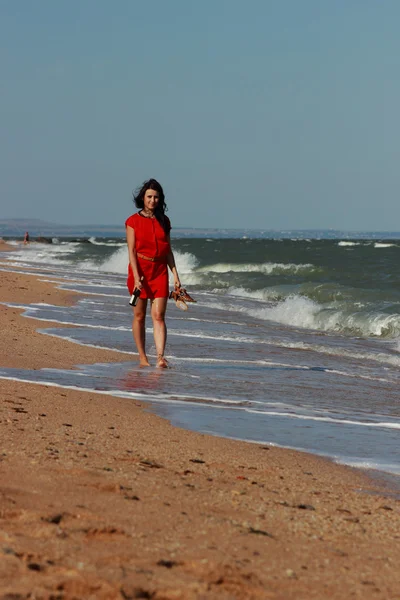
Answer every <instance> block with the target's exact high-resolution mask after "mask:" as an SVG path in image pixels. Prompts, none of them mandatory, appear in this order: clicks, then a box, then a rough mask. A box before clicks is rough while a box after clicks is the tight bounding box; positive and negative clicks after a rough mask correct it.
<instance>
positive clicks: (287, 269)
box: [198, 263, 317, 275]
mask: <svg viewBox="0 0 400 600" xmlns="http://www.w3.org/2000/svg"><path fill="white" fill-rule="evenodd" d="M316 270H317V268H316V267H315V266H314V265H312V264H294V263H288V264H285V263H243V264H241V263H216V264H213V265H207V266H204V267H201V268H199V269H198V272H203V273H204V272H207V273H230V272H234V273H264V274H265V275H271V274H274V275H276V274H279V273H300V272H302V273H303V272H305V271H309V272H313V271H316Z"/></svg>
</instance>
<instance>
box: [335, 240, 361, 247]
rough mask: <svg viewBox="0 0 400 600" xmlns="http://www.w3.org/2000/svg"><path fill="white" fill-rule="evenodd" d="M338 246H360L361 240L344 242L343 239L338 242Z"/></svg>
mask: <svg viewBox="0 0 400 600" xmlns="http://www.w3.org/2000/svg"><path fill="white" fill-rule="evenodd" d="M338 246H360V242H344V241H341V242H339V243H338Z"/></svg>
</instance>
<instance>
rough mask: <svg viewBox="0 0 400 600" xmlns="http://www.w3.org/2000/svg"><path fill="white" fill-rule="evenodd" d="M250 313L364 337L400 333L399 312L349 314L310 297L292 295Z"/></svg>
mask: <svg viewBox="0 0 400 600" xmlns="http://www.w3.org/2000/svg"><path fill="white" fill-rule="evenodd" d="M249 314H250V315H252V316H254V317H257V318H261V319H268V320H270V321H275V322H276V323H281V324H283V325H291V326H294V327H302V328H307V329H317V330H321V331H335V332H346V331H352V332H355V333H358V334H361V335H364V336H378V337H381V336H392V337H393V336H399V335H400V315H398V314H392V315H388V314H385V313H372V314H371V313H365V312H364V313H363V312H359V313H346V312H345V311H343V310H338V309H335V308H328V307H324V306H322V305H320V304H318V303H317V302H315V301H314V300H310V299H309V298H306V297H303V296H298V295H293V296H289V297H288V298H286V299H285V300H284V301H283V302H280V303H278V304H276V305H275V306H271V307H264V308H257V309H250V310H249Z"/></svg>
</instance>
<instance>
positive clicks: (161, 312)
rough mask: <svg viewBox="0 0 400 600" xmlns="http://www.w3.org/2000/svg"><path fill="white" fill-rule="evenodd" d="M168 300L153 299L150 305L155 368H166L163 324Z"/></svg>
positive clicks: (165, 327)
mask: <svg viewBox="0 0 400 600" xmlns="http://www.w3.org/2000/svg"><path fill="white" fill-rule="evenodd" d="M167 300H168V298H155V300H153V302H152V303H151V318H152V319H153V331H154V342H155V345H156V351H157V367H161V368H164V369H165V368H166V367H167V366H168V365H167V361H166V360H165V358H164V351H165V344H166V342H167V326H166V324H165V311H166V310H167Z"/></svg>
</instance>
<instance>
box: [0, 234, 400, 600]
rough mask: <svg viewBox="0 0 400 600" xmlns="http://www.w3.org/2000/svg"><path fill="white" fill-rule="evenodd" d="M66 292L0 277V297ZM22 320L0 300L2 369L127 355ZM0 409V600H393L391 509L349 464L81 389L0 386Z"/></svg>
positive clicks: (62, 299)
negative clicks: (205, 428)
mask: <svg viewBox="0 0 400 600" xmlns="http://www.w3.org/2000/svg"><path fill="white" fill-rule="evenodd" d="M3 248H4V246H3ZM0 249H1V245H0ZM0 259H1V257H0ZM76 298H77V295H76V294H71V293H70V292H64V291H61V290H57V289H56V288H55V287H54V286H53V285H52V284H49V283H44V282H40V281H39V280H38V279H37V278H36V277H34V276H29V275H23V274H21V273H18V274H17V273H5V272H2V273H1V285H0V301H1V302H22V303H27V302H48V303H54V304H70V303H72V302H75V301H76ZM20 312H21V311H20V310H19V309H16V308H11V307H5V306H4V305H0V327H1V339H2V344H1V350H0V364H1V365H2V366H8V367H24V368H30V369H39V368H41V367H62V368H68V367H69V368H72V367H73V366H74V365H76V364H80V363H85V362H86V363H94V362H109V361H118V362H121V361H123V360H128V361H135V360H136V356H132V355H128V354H120V353H115V352H111V351H105V350H104V351H103V350H96V349H93V348H85V347H83V346H82V347H81V346H78V345H77V344H73V343H72V342H68V341H65V340H58V339H56V338H51V337H48V336H44V335H43V334H39V333H37V332H36V329H37V328H44V327H46V326H47V325H46V323H44V322H37V321H35V320H33V319H26V318H23V317H21V316H20ZM48 326H51V327H53V326H54V323H52V324H48ZM132 349H133V343H132ZM33 376H34V374H33ZM159 376H162V371H161V370H159V371H157V370H156V369H149V377H159ZM0 411H1V412H0V439H1V447H0V558H1V560H0V598H1V599H4V600H5V599H6V598H8V599H11V598H13V599H18V600H19V599H25V598H40V599H46V600H47V599H49V600H50V598H52V599H55V598H57V599H58V598H59V599H70V598H71V599H72V598H74V599H78V598H79V599H80V598H82V599H87V598H93V599H103V598H104V599H114V598H115V599H117V598H118V599H119V598H121V599H123V598H152V599H157V600H161V599H171V600H172V599H191V598H193V599H200V598H201V599H209V598H211V599H214V598H215V599H218V600H220V599H222V600H225V599H253V598H254V599H259V598H273V599H280V600H281V599H282V600H286V599H296V600H297V599H303V598H304V599H313V598H315V599H317V598H318V599H325V598H335V599H338V600H339V599H340V600H344V599H347V598H363V599H365V598H379V599H382V600H383V599H385V600H386V599H388V598H400V574H399V570H398V562H399V559H400V502H399V500H397V499H396V497H395V496H391V495H390V494H386V495H385V489H384V487H383V486H384V482H380V481H378V480H373V479H369V478H368V477H367V475H366V474H364V473H363V472H361V471H357V470H355V469H350V468H346V467H343V466H339V465H335V464H333V463H331V462H330V461H325V460H322V459H320V458H317V457H314V456H312V455H308V454H305V453H300V452H294V451H290V450H284V449H280V448H274V447H270V446H267V445H266V446H260V445H256V444H249V443H244V442H236V441H232V440H225V439H220V438H216V437H212V436H206V435H202V434H197V433H193V432H188V431H184V430H181V429H178V428H175V427H172V426H171V425H170V424H169V423H168V422H167V421H165V420H163V419H161V418H159V417H157V416H155V415H154V414H152V413H151V407H149V406H147V405H144V404H142V403H140V402H136V401H132V400H127V399H120V398H113V397H111V396H108V395H103V394H95V393H93V392H80V391H75V390H68V389H63V388H57V387H51V386H43V385H35V384H28V383H20V382H15V381H8V380H2V381H1V404H0ZM380 486H381V487H380Z"/></svg>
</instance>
